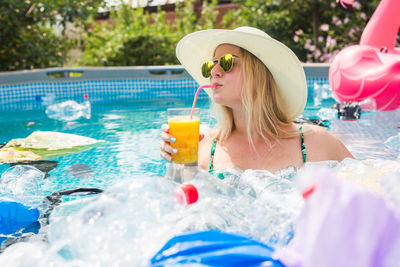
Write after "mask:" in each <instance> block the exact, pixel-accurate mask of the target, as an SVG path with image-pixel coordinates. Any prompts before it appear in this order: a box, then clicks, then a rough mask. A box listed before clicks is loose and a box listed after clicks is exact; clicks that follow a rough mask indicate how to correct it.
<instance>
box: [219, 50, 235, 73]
mask: <svg viewBox="0 0 400 267" xmlns="http://www.w3.org/2000/svg"><path fill="white" fill-rule="evenodd" d="M219 65H220V66H221V68H222V69H223V70H224V71H225V72H228V71H230V70H231V69H232V65H233V56H232V55H231V54H226V55H223V56H222V57H221V59H220V60H219Z"/></svg>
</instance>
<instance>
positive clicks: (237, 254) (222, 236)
mask: <svg viewBox="0 0 400 267" xmlns="http://www.w3.org/2000/svg"><path fill="white" fill-rule="evenodd" d="M273 252H274V249H273V248H271V247H269V246H267V245H265V244H263V243H260V242H257V241H255V240H252V239H251V238H248V237H245V236H241V235H236V234H229V233H224V232H220V231H216V230H209V231H203V232H193V233H187V234H182V235H179V236H176V237H173V238H172V239H170V240H169V241H168V242H167V243H166V244H165V245H164V247H163V248H162V249H161V250H160V251H159V252H157V253H156V255H155V256H154V257H153V258H152V259H151V260H150V261H151V264H152V266H154V267H155V266H175V265H179V264H187V263H198V264H203V265H206V266H273V267H283V266H284V265H283V264H282V263H281V262H280V261H278V260H276V259H273V257H272V253H273Z"/></svg>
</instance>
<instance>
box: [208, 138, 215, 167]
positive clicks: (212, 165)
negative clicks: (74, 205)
mask: <svg viewBox="0 0 400 267" xmlns="http://www.w3.org/2000/svg"><path fill="white" fill-rule="evenodd" d="M216 145H217V139H213V142H212V145H211V154H210V166H209V167H208V170H209V171H210V170H212V169H213V168H214V153H215V146H216Z"/></svg>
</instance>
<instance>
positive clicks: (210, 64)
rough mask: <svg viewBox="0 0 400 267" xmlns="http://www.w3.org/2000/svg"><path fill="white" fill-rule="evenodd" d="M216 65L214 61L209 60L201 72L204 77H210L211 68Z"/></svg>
mask: <svg viewBox="0 0 400 267" xmlns="http://www.w3.org/2000/svg"><path fill="white" fill-rule="evenodd" d="M213 67H214V62H212V61H207V62H205V63H204V64H203V66H201V74H203V77H204V78H208V77H210V76H211V70H212V68H213Z"/></svg>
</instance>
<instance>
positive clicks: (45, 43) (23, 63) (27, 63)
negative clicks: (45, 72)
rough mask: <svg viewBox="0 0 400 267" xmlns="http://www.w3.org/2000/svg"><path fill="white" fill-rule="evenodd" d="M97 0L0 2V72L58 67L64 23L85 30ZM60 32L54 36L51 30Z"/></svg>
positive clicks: (66, 46) (68, 42)
mask: <svg viewBox="0 0 400 267" xmlns="http://www.w3.org/2000/svg"><path fill="white" fill-rule="evenodd" d="M101 3H102V1H101V0H41V1H34V0H1V1H0V25H1V27H0V70H2V71H7V70H20V69H32V68H43V67H53V66H62V65H63V62H64V60H65V52H66V51H67V50H68V49H69V48H70V47H71V46H72V45H73V43H71V40H68V39H67V38H65V29H66V25H67V23H68V22H71V23H75V24H80V25H81V27H85V21H86V19H87V18H88V17H89V16H91V15H93V14H95V13H96V12H97V8H98V7H99V5H100V4H101ZM57 28H58V29H60V32H59V33H58V34H56V32H55V29H57Z"/></svg>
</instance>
